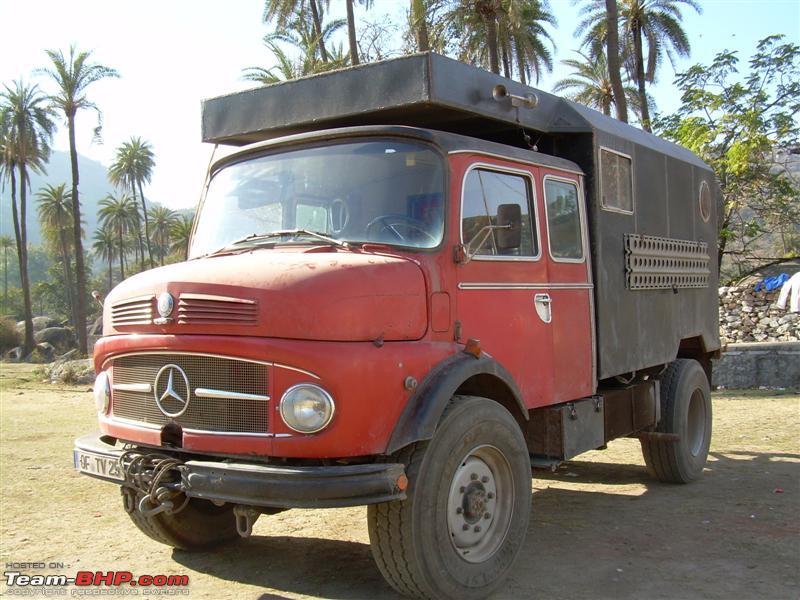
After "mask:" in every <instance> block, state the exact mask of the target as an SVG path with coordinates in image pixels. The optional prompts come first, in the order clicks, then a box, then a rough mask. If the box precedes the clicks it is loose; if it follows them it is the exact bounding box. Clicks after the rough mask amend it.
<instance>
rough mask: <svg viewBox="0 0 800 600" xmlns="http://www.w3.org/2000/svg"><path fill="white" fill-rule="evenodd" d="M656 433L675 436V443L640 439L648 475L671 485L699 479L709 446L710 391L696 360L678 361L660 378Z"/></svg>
mask: <svg viewBox="0 0 800 600" xmlns="http://www.w3.org/2000/svg"><path fill="white" fill-rule="evenodd" d="M657 431H659V432H662V433H673V434H677V436H678V440H676V441H672V440H658V439H655V438H654V439H646V438H642V454H643V455H644V461H645V464H646V465H647V470H648V471H649V472H650V474H651V475H652V476H654V477H656V478H657V479H659V480H660V481H665V482H670V483H688V482H690V481H693V480H695V479H697V478H699V477H700V476H701V475H702V474H703V467H704V466H705V464H706V459H707V458H708V448H709V445H710V444H711V390H710V388H709V385H708V378H707V377H706V374H705V371H703V368H702V367H701V366H700V363H698V362H697V361H695V360H691V359H678V360H676V361H675V362H673V363H672V364H670V365H669V367H668V368H667V371H666V373H664V376H663V377H662V378H661V421H660V422H659V424H658V429H657Z"/></svg>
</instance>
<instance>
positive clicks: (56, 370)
mask: <svg viewBox="0 0 800 600" xmlns="http://www.w3.org/2000/svg"><path fill="white" fill-rule="evenodd" d="M73 353H74V354H77V353H78V351H77V350H73V351H72V352H69V353H67V354H66V355H64V356H62V357H60V358H59V359H58V360H56V361H55V362H54V363H51V364H49V365H47V367H45V371H44V373H45V376H46V377H47V378H48V379H49V380H50V383H68V384H87V383H93V382H94V362H93V361H92V359H91V358H84V359H78V360H69V359H70V358H72V357H71V356H70V355H71V354H73Z"/></svg>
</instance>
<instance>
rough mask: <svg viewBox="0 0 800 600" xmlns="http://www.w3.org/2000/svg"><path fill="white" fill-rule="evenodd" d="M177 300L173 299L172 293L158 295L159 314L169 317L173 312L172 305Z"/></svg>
mask: <svg viewBox="0 0 800 600" xmlns="http://www.w3.org/2000/svg"><path fill="white" fill-rule="evenodd" d="M174 305H175V302H174V301H173V299H172V294H169V293H168V292H164V293H163V294H161V295H160V296H159V297H158V314H160V315H161V316H162V317H168V316H170V314H172V307H173V306H174Z"/></svg>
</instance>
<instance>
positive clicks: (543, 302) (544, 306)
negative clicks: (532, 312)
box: [533, 294, 553, 323]
mask: <svg viewBox="0 0 800 600" xmlns="http://www.w3.org/2000/svg"><path fill="white" fill-rule="evenodd" d="M533 304H534V306H535V307H536V314H537V315H539V318H540V319H541V320H542V321H543V322H544V323H550V322H551V321H552V320H553V310H552V304H553V299H552V298H550V294H536V295H534V297H533Z"/></svg>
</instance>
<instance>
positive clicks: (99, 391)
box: [92, 370, 111, 415]
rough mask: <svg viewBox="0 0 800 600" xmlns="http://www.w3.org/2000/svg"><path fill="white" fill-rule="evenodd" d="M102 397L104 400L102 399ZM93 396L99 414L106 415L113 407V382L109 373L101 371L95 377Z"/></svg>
mask: <svg viewBox="0 0 800 600" xmlns="http://www.w3.org/2000/svg"><path fill="white" fill-rule="evenodd" d="M101 395H102V398H101V397H100V396H101ZM92 396H93V397H94V407H95V408H96V409H97V414H100V415H104V414H106V413H107V412H108V408H109V407H110V406H111V380H110V378H109V376H108V371H105V370H104V371H100V372H99V373H98V374H97V376H96V377H95V379H94V388H93V390H92Z"/></svg>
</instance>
